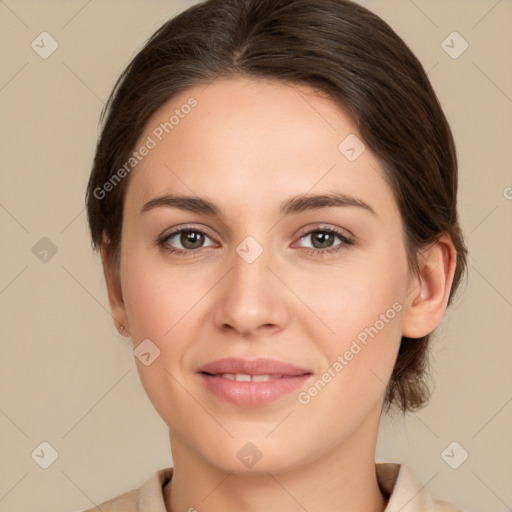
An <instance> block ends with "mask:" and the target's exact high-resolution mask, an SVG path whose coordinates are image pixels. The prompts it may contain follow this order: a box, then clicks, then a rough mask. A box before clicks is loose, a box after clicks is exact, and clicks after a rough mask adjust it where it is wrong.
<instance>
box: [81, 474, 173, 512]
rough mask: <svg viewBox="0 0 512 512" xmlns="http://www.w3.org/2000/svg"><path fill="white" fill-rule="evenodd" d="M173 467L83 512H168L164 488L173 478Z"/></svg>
mask: <svg viewBox="0 0 512 512" xmlns="http://www.w3.org/2000/svg"><path fill="white" fill-rule="evenodd" d="M172 471H173V468H172V467H168V468H163V469H160V470H158V471H156V472H155V473H153V474H152V475H151V477H150V478H149V479H148V480H146V482H144V484H143V485H142V486H141V487H139V488H137V489H132V490H130V491H127V492H125V493H123V494H120V495H119V496H116V497H114V498H111V499H109V500H107V501H104V502H103V503H100V504H98V505H96V506H95V507H93V508H90V509H87V510H83V511H81V512H97V511H98V510H101V511H102V512H166V508H165V503H164V495H163V488H164V486H165V484H166V483H167V482H168V481H169V480H170V479H171V477H172Z"/></svg>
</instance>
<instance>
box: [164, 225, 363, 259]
mask: <svg viewBox="0 0 512 512" xmlns="http://www.w3.org/2000/svg"><path fill="white" fill-rule="evenodd" d="M184 232H190V233H202V234H203V235H205V236H208V234H207V233H205V232H204V231H202V230H200V229H197V228H193V227H183V228H180V229H177V230H176V231H173V232H172V233H169V234H168V235H165V236H163V237H161V238H159V239H158V241H157V244H158V246H159V247H161V248H162V250H164V251H165V252H167V253H171V254H175V255H183V256H185V255H191V254H193V253H200V252H201V249H205V248H204V247H203V248H199V249H190V250H182V249H175V248H174V247H169V246H168V245H167V241H168V240H169V239H171V238H173V237H175V236H176V235H179V234H181V233H184ZM313 233H329V234H332V235H336V236H337V237H338V238H340V240H341V241H342V243H341V244H338V245H336V246H334V247H331V248H329V249H312V248H310V247H305V248H303V249H305V250H306V251H307V253H308V254H311V255H314V256H318V255H320V256H325V255H328V254H332V253H335V252H338V251H340V250H342V249H343V248H344V247H345V246H347V245H353V244H354V241H353V240H352V239H350V238H348V237H347V236H346V235H345V234H344V233H342V232H341V231H339V230H337V229H335V228H324V227H318V228H315V229H312V230H310V231H308V232H306V233H304V234H303V235H302V236H301V237H300V239H299V240H302V239H303V238H304V237H306V236H309V235H311V234H313ZM208 238H210V237H208Z"/></svg>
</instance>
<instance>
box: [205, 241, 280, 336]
mask: <svg viewBox="0 0 512 512" xmlns="http://www.w3.org/2000/svg"><path fill="white" fill-rule="evenodd" d="M249 261H250V259H249V260H246V259H244V258H243V257H242V256H240V255H239V254H238V253H237V252H236V251H235V252H234V254H233V257H232V260H231V262H232V268H231V270H230V271H229V272H228V273H227V275H226V276H225V277H224V279H222V282H221V283H219V288H218V290H217V297H216V305H215V307H216V309H215V314H214V321H215V324H216V326H217V327H218V328H219V329H221V330H223V331H230V330H231V331H234V332H235V333H236V334H237V335H238V336H243V337H251V336H261V335H265V336H268V335H270V334H272V333H276V332H279V331H281V330H282V329H284V328H285V326H286V323H287V322H288V317H289V313H288V311H289V310H288V307H287V298H288V297H287V296H286V292H287V288H286V286H285V285H284V284H283V282H282V281H281V280H280V278H279V277H278V275H279V272H278V271H277V269H276V268H274V267H275V266H276V265H275V263H273V259H272V258H271V257H270V255H269V254H268V251H265V250H264V251H263V252H262V253H261V254H260V255H259V256H258V257H257V258H256V259H255V260H254V261H252V262H249Z"/></svg>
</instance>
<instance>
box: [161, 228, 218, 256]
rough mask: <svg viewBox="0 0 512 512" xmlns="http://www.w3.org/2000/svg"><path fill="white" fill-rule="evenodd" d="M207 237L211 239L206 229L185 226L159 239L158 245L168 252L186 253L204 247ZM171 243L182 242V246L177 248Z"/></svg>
mask: <svg viewBox="0 0 512 512" xmlns="http://www.w3.org/2000/svg"><path fill="white" fill-rule="evenodd" d="M205 238H208V239H210V237H209V236H208V235H207V234H206V233H205V232H204V231H201V230H200V229H196V228H187V227H185V228H180V229H177V230H176V231H173V232H172V233H169V234H168V235H165V236H163V237H162V238H160V239H159V240H158V245H159V246H161V247H162V248H163V249H164V250H165V251H167V252H170V253H178V254H185V253H190V252H193V251H198V250H199V249H202V248H203V247H204V246H203V244H204V241H205ZM171 243H174V244H181V248H180V247H178V248H176V247H175V246H173V245H170V244H171ZM212 245H214V244H212ZM206 247H208V246H206Z"/></svg>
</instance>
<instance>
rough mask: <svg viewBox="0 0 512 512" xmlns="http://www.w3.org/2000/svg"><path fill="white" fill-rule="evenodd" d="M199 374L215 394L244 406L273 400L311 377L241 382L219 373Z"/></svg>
mask: <svg viewBox="0 0 512 512" xmlns="http://www.w3.org/2000/svg"><path fill="white" fill-rule="evenodd" d="M199 376H200V377H201V378H202V380H203V382H204V383H205V384H206V386H207V388H208V389H209V390H210V391H211V392H212V393H213V394H214V395H215V396H217V397H219V398H221V399H222V400H225V401H226V402H230V403H232V404H235V405H239V406H242V407H256V406H258V405H264V404H268V403H270V402H273V401H274V400H277V399H279V398H281V397H283V396H285V395H287V394H289V393H291V392H292V391H294V390H296V389H297V388H299V387H300V386H303V385H304V383H305V382H306V381H307V380H308V379H309V378H310V377H311V375H310V374H308V375H295V376H288V377H286V376H284V377H280V378H279V379H271V380H267V381H260V382H240V381H236V380H229V379H226V378H224V377H220V376H219V375H207V374H205V373H199Z"/></svg>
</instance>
